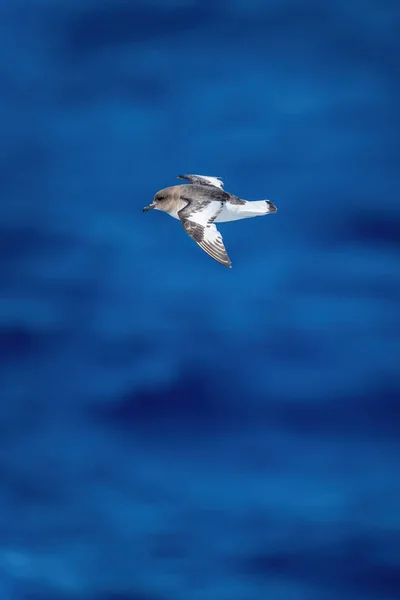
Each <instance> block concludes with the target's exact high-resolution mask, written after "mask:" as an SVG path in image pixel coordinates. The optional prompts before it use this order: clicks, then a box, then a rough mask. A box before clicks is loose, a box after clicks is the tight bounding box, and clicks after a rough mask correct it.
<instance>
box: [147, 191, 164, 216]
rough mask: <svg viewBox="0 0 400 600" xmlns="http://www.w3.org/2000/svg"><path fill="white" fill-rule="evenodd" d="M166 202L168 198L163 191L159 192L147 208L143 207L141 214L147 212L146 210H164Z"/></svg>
mask: <svg viewBox="0 0 400 600" xmlns="http://www.w3.org/2000/svg"><path fill="white" fill-rule="evenodd" d="M167 200H168V196H167V193H166V191H165V190H160V191H159V192H157V194H156V195H155V196H154V200H153V202H152V203H151V204H149V205H148V206H145V207H144V209H143V212H147V211H148V210H152V209H156V210H164V209H165V206H166V201H167Z"/></svg>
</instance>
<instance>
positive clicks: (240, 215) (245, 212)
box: [143, 175, 278, 268]
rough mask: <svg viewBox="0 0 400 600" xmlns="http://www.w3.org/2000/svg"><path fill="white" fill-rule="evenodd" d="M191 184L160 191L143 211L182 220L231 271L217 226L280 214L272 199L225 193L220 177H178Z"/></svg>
mask: <svg viewBox="0 0 400 600" xmlns="http://www.w3.org/2000/svg"><path fill="white" fill-rule="evenodd" d="M177 178H178V179H183V180H186V181H187V182H189V183H184V184H178V185H173V186H170V187H166V188H164V189H162V190H160V191H158V192H157V193H156V194H155V196H154V199H153V202H151V204H149V205H148V206H145V207H144V208H143V212H147V211H149V210H160V211H162V212H165V213H167V214H169V215H170V216H171V217H173V218H174V219H179V220H180V221H181V223H182V226H183V229H184V230H185V231H186V233H187V234H188V235H189V236H190V237H191V238H192V239H193V240H194V241H195V242H196V243H197V244H198V245H199V246H200V248H202V250H204V252H206V253H207V254H208V255H209V256H211V258H213V259H214V260H216V261H217V262H218V263H220V264H221V265H224V266H225V267H228V268H231V267H232V262H231V260H230V258H229V256H228V253H227V251H226V248H225V246H224V242H223V239H222V235H221V233H220V232H219V231H218V229H217V227H216V225H215V223H224V222H228V221H237V220H239V219H249V218H251V217H258V216H263V215H268V214H272V213H276V212H277V210H278V209H277V207H276V206H275V205H274V204H273V203H272V202H271V201H270V200H242V199H241V198H239V197H238V196H235V195H234V194H230V193H229V192H227V191H225V190H224V189H223V188H224V183H223V181H222V179H221V178H220V177H211V176H208V175H178V177H177Z"/></svg>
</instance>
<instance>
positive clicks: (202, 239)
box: [178, 200, 232, 267]
mask: <svg viewBox="0 0 400 600" xmlns="http://www.w3.org/2000/svg"><path fill="white" fill-rule="evenodd" d="M222 207H223V202H222V201H219V200H212V201H208V202H203V203H200V204H197V205H193V204H190V203H189V204H188V205H187V206H185V207H184V208H182V210H180V211H179V212H178V216H179V218H180V220H181V222H182V226H183V228H184V230H185V231H186V233H187V234H189V235H190V237H191V238H193V239H194V241H195V242H196V243H197V244H198V245H199V246H200V248H201V249H202V250H204V252H206V253H207V254H208V255H209V256H211V258H213V259H214V260H216V261H217V262H219V263H221V265H224V266H225V267H231V266H232V263H231V261H230V258H229V256H228V254H227V252H226V249H225V246H224V242H223V240H222V235H221V234H220V232H219V231H218V229H217V228H216V226H215V224H214V220H215V219H216V218H217V216H218V215H219V213H220V212H221V210H222Z"/></svg>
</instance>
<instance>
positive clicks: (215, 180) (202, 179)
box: [178, 175, 224, 190]
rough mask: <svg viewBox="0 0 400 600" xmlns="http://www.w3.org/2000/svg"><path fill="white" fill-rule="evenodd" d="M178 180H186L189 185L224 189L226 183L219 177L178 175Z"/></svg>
mask: <svg viewBox="0 0 400 600" xmlns="http://www.w3.org/2000/svg"><path fill="white" fill-rule="evenodd" d="M178 179H186V180H187V181H188V182H189V183H195V184H196V183H197V185H211V186H213V187H217V188H220V189H221V190H222V189H223V187H224V182H223V181H222V179H220V178H219V177H209V176H208V175H178Z"/></svg>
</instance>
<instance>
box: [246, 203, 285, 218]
mask: <svg viewBox="0 0 400 600" xmlns="http://www.w3.org/2000/svg"><path fill="white" fill-rule="evenodd" d="M277 210H278V209H277V208H276V206H275V204H273V202H271V201H270V200H250V201H247V202H246V211H249V212H254V215H267V214H268V213H276V211H277Z"/></svg>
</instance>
